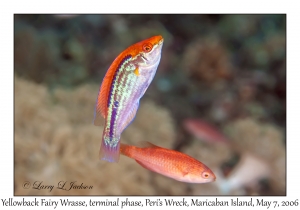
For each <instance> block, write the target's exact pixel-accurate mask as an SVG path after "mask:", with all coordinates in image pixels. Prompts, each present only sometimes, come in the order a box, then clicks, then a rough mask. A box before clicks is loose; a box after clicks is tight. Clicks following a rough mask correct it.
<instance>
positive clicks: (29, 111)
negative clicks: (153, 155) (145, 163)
mask: <svg viewBox="0 0 300 210" xmlns="http://www.w3.org/2000/svg"><path fill="white" fill-rule="evenodd" d="M98 88H99V87H98V86H92V85H83V86H80V87H78V88H76V89H75V90H64V89H55V90H54V91H53V92H49V91H48V90H47V88H46V87H45V86H43V85H37V84H34V83H31V82H28V81H26V80H24V79H21V78H18V77H15V195H157V194H164V195H170V194H185V188H184V187H182V186H184V185H185V184H183V183H179V182H176V181H174V180H168V178H165V177H161V175H156V174H155V175H154V173H153V172H150V171H148V170H146V169H144V168H142V167H141V166H140V165H138V164H137V163H136V162H135V161H134V160H132V159H129V158H127V157H123V156H122V157H121V158H120V162H119V163H118V164H110V163H106V162H104V161H100V160H99V159H98V152H99V146H100V141H101V137H102V129H103V128H102V127H96V126H94V125H93V124H92V119H93V108H94V104H95V100H96V96H97V93H98ZM145 119H147V120H145ZM174 133H175V132H174V127H173V122H172V119H171V118H170V114H169V113H168V112H167V111H166V110H165V109H163V108H161V107H158V106H156V105H155V104H154V103H153V102H150V101H144V100H142V101H141V106H140V109H139V111H138V114H137V116H136V119H135V121H134V122H133V123H132V124H131V125H130V126H129V127H128V129H127V130H126V132H124V135H123V136H122V141H123V142H125V143H130V144H134V143H138V142H139V141H141V140H147V141H150V142H152V143H155V144H157V145H161V146H164V147H170V146H171V143H172V140H173V139H174ZM153 180H154V181H153ZM160 180H164V181H160ZM166 180H167V181H166ZM24 181H29V182H31V183H33V182H34V181H43V183H42V184H43V185H55V188H56V187H57V184H58V183H59V182H60V181H67V182H68V183H69V182H72V181H76V184H78V185H80V184H81V183H83V184H84V185H88V186H89V185H92V186H93V189H91V190H82V189H76V190H73V189H72V190H70V191H66V190H61V189H55V188H54V189H53V190H52V191H51V192H50V191H49V190H36V189H32V188H30V189H23V187H22V183H23V182H24ZM153 183H154V184H153ZM170 185H172V189H170V187H169V186H170Z"/></svg>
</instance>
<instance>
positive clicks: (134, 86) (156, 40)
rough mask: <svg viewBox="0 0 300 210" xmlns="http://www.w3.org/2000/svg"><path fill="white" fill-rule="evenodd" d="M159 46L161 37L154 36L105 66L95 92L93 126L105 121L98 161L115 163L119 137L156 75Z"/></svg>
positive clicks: (118, 149)
mask: <svg viewBox="0 0 300 210" xmlns="http://www.w3.org/2000/svg"><path fill="white" fill-rule="evenodd" d="M162 46H163V38H162V36H154V37H151V38H149V39H146V40H144V41H141V42H138V43H136V44H134V45H132V46H130V47H128V48H127V49H126V50H124V51H123V52H122V53H121V54H120V55H119V56H118V57H117V58H116V59H115V60H114V61H113V63H112V64H111V66H110V67H109V69H108V71H107V73H106V75H105V77H104V79H103V81H102V84H101V87H100V90H99V94H98V98H97V102H96V106H95V118H94V124H95V125H100V123H99V121H100V119H101V116H102V117H104V119H105V125H104V130H103V136H102V142H101V147H100V152H99V156H100V159H102V160H106V161H108V162H118V160H119V157H120V137H121V133H122V132H123V130H124V129H125V128H126V127H127V126H128V125H129V124H130V123H131V122H132V120H133V118H134V117H135V115H136V112H137V110H138V107H139V101H140V98H141V97H142V96H143V95H144V93H145V91H146V90H147V88H148V86H149V85H150V83H151V81H152V80H153V77H154V75H155V73H156V70H157V67H158V64H159V62H160V57H161V49H162Z"/></svg>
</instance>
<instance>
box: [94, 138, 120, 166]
mask: <svg viewBox="0 0 300 210" xmlns="http://www.w3.org/2000/svg"><path fill="white" fill-rule="evenodd" d="M99 157H100V159H102V160H105V161H108V162H115V163H117V162H118V161H119V158H120V142H118V144H117V145H116V146H111V145H110V144H105V143H104V141H103V140H102V143H101V147H100V152H99Z"/></svg>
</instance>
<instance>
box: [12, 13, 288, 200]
mask: <svg viewBox="0 0 300 210" xmlns="http://www.w3.org/2000/svg"><path fill="white" fill-rule="evenodd" d="M159 34H160V35H162V36H163V37H164V40H165V41H164V46H163V50H162V59H161V62H160V65H159V67H158V70H157V73H156V76H155V77H154V80H153V82H152V83H151V85H150V86H149V88H148V90H147V91H146V93H145V95H144V97H143V98H142V99H141V102H140V108H139V110H138V112H137V116H136V118H135V120H134V121H133V123H132V124H131V125H130V126H129V127H128V128H127V129H126V130H125V131H124V132H123V134H122V142H123V143H127V144H137V143H138V142H140V141H149V142H151V143H153V144H156V145H159V146H162V147H166V148H170V149H175V150H178V151H181V152H183V153H185V154H188V155H190V156H192V157H194V158H196V159H198V160H199V161H201V162H203V163H204V164H206V165H207V166H208V167H209V168H211V169H212V171H213V172H214V173H215V174H216V176H217V180H216V181H215V182H213V183H207V184H188V183H181V182H178V181H175V180H173V179H170V178H167V177H164V176H162V175H159V174H155V173H153V172H151V171H148V170H146V169H144V168H142V167H141V166H140V165H138V164H137V163H136V162H135V161H134V160H132V159H129V158H127V157H125V156H121V158H120V161H119V163H118V164H112V163H107V162H104V161H100V160H99V159H98V152H99V147H100V142H101V137H102V129H103V128H102V127H101V126H100V127H96V126H94V125H93V123H92V122H93V115H94V114H93V112H94V105H95V101H96V97H97V94H98V90H99V87H100V84H101V82H102V79H103V77H104V75H105V73H106V71H107V69H108V67H109V66H110V64H111V63H112V61H113V60H114V59H115V58H116V57H117V55H118V54H119V53H120V52H122V51H123V50H124V49H126V48H127V47H128V46H130V45H132V44H134V43H136V42H139V41H141V40H143V39H146V38H149V37H151V36H153V35H159ZM14 94H15V111H14V112H15V135H14V137H15V139H14V144H15V147H14V155H15V158H14V176H15V177H14V193H15V195H286V147H285V145H286V135H285V132H286V16H285V15H92V14H89V15H70V14H69V15H61V14H58V15H15V16H14ZM25 181H29V182H30V183H31V187H30V188H29V189H25V188H24V187H23V183H24V182H25ZM35 181H39V182H42V183H41V185H40V187H42V186H47V185H54V189H53V190H51V191H50V190H49V189H40V190H37V189H33V183H34V182H35ZM60 181H66V182H68V183H70V182H72V181H76V185H81V184H82V185H83V186H93V188H92V189H71V190H69V191H67V190H61V189H56V187H57V185H58V183H59V182H60Z"/></svg>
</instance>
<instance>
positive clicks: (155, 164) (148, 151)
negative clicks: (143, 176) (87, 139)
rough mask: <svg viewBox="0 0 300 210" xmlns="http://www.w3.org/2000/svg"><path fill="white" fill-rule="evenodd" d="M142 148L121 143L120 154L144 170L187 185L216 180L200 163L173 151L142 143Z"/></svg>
mask: <svg viewBox="0 0 300 210" xmlns="http://www.w3.org/2000/svg"><path fill="white" fill-rule="evenodd" d="M143 143H144V146H143V147H136V146H130V145H127V144H123V143H121V154H123V155H125V156H127V157H130V158H133V159H135V161H136V162H137V163H138V164H140V165H141V166H143V167H144V168H146V169H148V170H150V171H153V172H156V173H159V174H161V175H164V176H167V177H169V178H172V179H175V180H177V181H181V182H188V183H208V182H213V181H215V180H216V176H215V174H214V173H213V172H212V171H211V170H210V169H209V168H208V167H207V166H206V165H204V164H203V163H201V162H200V161H198V160H196V159H194V158H192V157H190V156H188V155H186V154H184V153H181V152H178V151H175V150H170V149H166V148H163V147H159V146H156V145H154V144H151V143H149V142H143Z"/></svg>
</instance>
